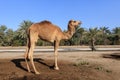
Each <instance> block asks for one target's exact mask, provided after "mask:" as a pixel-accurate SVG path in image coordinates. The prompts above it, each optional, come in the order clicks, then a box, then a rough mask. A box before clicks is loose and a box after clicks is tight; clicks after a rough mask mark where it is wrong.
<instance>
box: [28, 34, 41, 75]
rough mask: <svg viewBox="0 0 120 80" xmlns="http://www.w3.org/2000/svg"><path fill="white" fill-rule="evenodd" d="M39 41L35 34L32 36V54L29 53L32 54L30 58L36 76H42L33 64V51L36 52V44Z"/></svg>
mask: <svg viewBox="0 0 120 80" xmlns="http://www.w3.org/2000/svg"><path fill="white" fill-rule="evenodd" d="M37 39H38V35H37V34H35V33H33V34H31V35H30V43H31V45H30V52H29V53H30V54H29V56H30V62H31V64H32V67H33V69H34V71H35V74H40V73H39V72H38V71H37V70H36V67H35V64H34V62H33V51H34V47H35V42H37Z"/></svg>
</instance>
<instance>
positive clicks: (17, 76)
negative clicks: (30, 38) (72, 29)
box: [0, 51, 120, 80]
mask: <svg viewBox="0 0 120 80" xmlns="http://www.w3.org/2000/svg"><path fill="white" fill-rule="evenodd" d="M23 55H24V54H23V53H2V52H1V53H0V80H120V51H94V52H92V51H77V52H59V55H58V56H59V57H58V65H59V67H60V70H59V71H55V70H53V69H52V66H53V63H54V54H53V52H41V53H39V52H37V53H34V59H35V65H36V67H37V69H38V71H39V72H41V74H40V75H35V74H34V72H32V73H28V72H27V70H26V64H25V61H24V57H23Z"/></svg>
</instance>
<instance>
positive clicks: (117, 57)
mask: <svg viewBox="0 0 120 80" xmlns="http://www.w3.org/2000/svg"><path fill="white" fill-rule="evenodd" d="M102 57H103V58H110V59H117V60H120V53H112V54H103V55H102Z"/></svg>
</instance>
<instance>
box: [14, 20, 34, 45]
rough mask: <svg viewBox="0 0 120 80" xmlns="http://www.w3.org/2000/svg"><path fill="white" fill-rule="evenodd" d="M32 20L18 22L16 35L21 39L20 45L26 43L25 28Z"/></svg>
mask: <svg viewBox="0 0 120 80" xmlns="http://www.w3.org/2000/svg"><path fill="white" fill-rule="evenodd" d="M32 24H33V22H31V21H23V22H22V23H21V24H20V28H19V29H18V30H17V31H16V36H18V37H19V38H20V39H21V40H22V41H21V43H22V45H25V44H26V40H27V29H28V27H29V26H30V25H32Z"/></svg>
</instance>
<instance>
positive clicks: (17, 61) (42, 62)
mask: <svg viewBox="0 0 120 80" xmlns="http://www.w3.org/2000/svg"><path fill="white" fill-rule="evenodd" d="M11 62H13V63H14V64H15V65H16V67H18V68H20V69H22V70H24V71H27V68H26V64H22V63H25V59H24V58H20V59H13V60H11ZM28 62H29V65H30V67H31V63H30V61H29V60H28ZM34 62H38V63H40V64H42V65H44V66H47V67H49V68H50V69H53V67H54V65H52V66H51V65H49V64H47V61H44V60H43V59H41V58H35V59H34ZM23 65H24V66H23Z"/></svg>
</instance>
